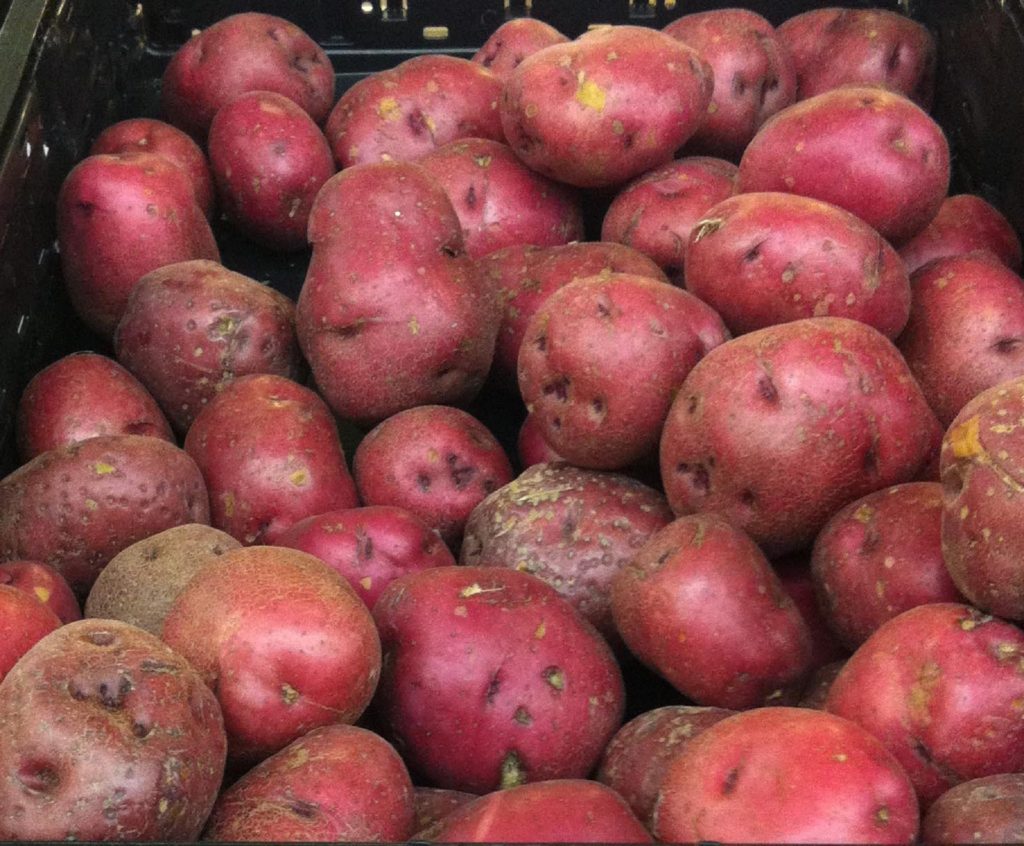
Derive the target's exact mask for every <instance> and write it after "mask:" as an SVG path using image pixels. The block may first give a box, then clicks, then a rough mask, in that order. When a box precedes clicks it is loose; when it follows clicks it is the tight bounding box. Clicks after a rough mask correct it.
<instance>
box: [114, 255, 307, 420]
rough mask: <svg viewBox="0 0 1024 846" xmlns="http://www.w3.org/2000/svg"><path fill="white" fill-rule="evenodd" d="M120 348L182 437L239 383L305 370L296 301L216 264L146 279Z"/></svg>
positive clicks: (185, 265)
mask: <svg viewBox="0 0 1024 846" xmlns="http://www.w3.org/2000/svg"><path fill="white" fill-rule="evenodd" d="M114 349H115V350H116V352H117V357H118V360H119V361H120V362H121V363H122V364H124V365H125V367H127V368H128V369H129V370H130V371H132V372H133V373H134V374H135V375H136V376H137V377H138V378H139V380H140V381H141V382H142V383H143V384H144V385H146V386H147V387H148V388H149V390H150V391H151V392H152V393H153V395H154V396H155V397H156V399H157V401H158V402H159V403H160V405H161V406H162V407H163V409H164V411H165V412H166V413H167V416H168V417H169V418H170V420H171V422H172V423H173V425H174V426H175V427H176V428H177V430H178V431H179V432H182V433H184V432H185V431H187V430H188V427H189V426H190V425H191V424H192V421H193V420H195V417H196V415H197V414H198V413H199V412H200V411H201V410H202V409H203V407H204V406H205V405H206V404H207V403H208V402H209V401H210V400H211V399H213V398H214V397H215V396H216V395H217V394H218V393H220V391H222V390H223V389H224V388H225V387H226V386H227V385H228V384H229V383H230V382H232V381H233V380H234V379H235V378H237V377H239V376H245V375H247V374H250V373H272V374H275V375H277V376H283V377H289V378H293V379H297V378H298V377H299V375H300V372H301V370H302V357H301V353H300V352H299V347H298V342H297V341H296V338H295V305H294V304H293V303H292V302H291V300H289V299H288V298H287V297H286V296H285V295H284V294H281V293H279V292H278V291H275V290H274V289H273V288H271V287H269V286H267V285H261V284H260V283H259V282H257V281H256V280H255V279H250V278H249V277H248V276H243V275H242V274H240V273H235V272H234V271H231V270H228V269H227V268H226V267H223V266H222V265H220V264H217V263H216V262H212V261H189V262H180V263H177V264H171V265H167V266H166V267H161V268H159V269H158V270H154V271H153V272H151V273H148V274H146V275H145V276H143V277H142V278H141V279H140V280H139V282H138V284H137V285H136V286H135V289H134V290H133V291H132V296H131V297H130V298H129V300H128V305H127V308H126V310H125V313H124V317H123V318H122V319H121V323H120V324H119V325H118V327H117V333H116V334H115V336H114Z"/></svg>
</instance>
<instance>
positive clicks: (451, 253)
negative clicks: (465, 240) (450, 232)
mask: <svg viewBox="0 0 1024 846" xmlns="http://www.w3.org/2000/svg"><path fill="white" fill-rule="evenodd" d="M464 252H465V250H462V249H460V248H459V247H456V246H454V245H452V244H445V245H444V246H442V247H441V255H443V256H448V258H458V257H459V256H461V255H462V254H463V253H464Z"/></svg>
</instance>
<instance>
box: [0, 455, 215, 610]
mask: <svg viewBox="0 0 1024 846" xmlns="http://www.w3.org/2000/svg"><path fill="white" fill-rule="evenodd" d="M209 520H210V510H209V500H208V498H207V493H206V486H205V485H204V483H203V477H202V474H201V473H200V472H199V468H198V467H197V466H196V464H195V462H194V461H193V460H192V459H191V458H190V457H189V456H188V454H187V453H185V452H184V450H180V449H178V447H176V446H174V445H173V444H169V443H167V442H166V441H162V440H160V439H158V438H149V437H146V436H144V435H100V436H98V437H95V438H89V439H88V440H85V441H80V442H78V443H76V444H72V445H71V446H67V447H61V448H60V449H54V450H50V451H49V452H44V453H43V454H42V455H39V456H36V457H35V458H33V459H32V460H31V461H29V462H28V463H26V464H23V465H22V466H21V467H19V468H18V469H17V470H15V471H14V472H13V473H11V474H10V475H9V476H7V477H6V478H5V479H3V480H0V560H4V561H10V560H14V559H30V560H34V561H41V562H43V563H44V564H49V565H50V566H52V567H54V568H55V569H56V570H57V572H58V573H60V574H61V575H62V576H63V577H64V578H65V579H66V580H67V582H68V584H69V585H70V586H71V588H72V590H74V591H75V593H76V594H77V595H78V596H79V597H84V596H85V594H86V593H87V592H88V591H89V588H90V587H91V586H92V583H93V582H94V581H95V580H96V576H97V575H98V574H99V572H100V570H102V569H103V567H104V566H106V564H107V562H108V561H109V560H110V559H111V558H113V557H114V556H115V555H117V553H118V552H120V551H121V550H122V549H124V548H125V547H126V546H130V545H131V544H133V543H135V542H136V541H138V540H141V539H142V538H145V537H149V536H150V535H152V534H155V533H156V532H160V531H163V530H164V529H168V528H170V527H171V526H178V525H181V524H182V523H208V522H209Z"/></svg>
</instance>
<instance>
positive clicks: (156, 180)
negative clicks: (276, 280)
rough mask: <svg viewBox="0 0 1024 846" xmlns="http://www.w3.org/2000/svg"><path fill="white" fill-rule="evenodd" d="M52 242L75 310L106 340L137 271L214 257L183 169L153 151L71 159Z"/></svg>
mask: <svg viewBox="0 0 1024 846" xmlns="http://www.w3.org/2000/svg"><path fill="white" fill-rule="evenodd" d="M57 242H58V244H59V246H60V261H61V271H62V273H63V276H64V284H65V286H66V287H67V290H68V295H69V296H70V297H71V303H72V305H73V306H74V308H75V311H76V312H77V313H78V316H79V317H81V318H82V321H83V322H84V323H85V324H86V325H87V326H88V327H89V328H90V329H92V330H93V331H94V332H96V333H97V334H99V335H101V336H102V337H104V338H105V339H107V340H109V339H110V337H111V336H112V335H113V334H114V329H115V328H116V327H117V323H118V321H119V320H120V319H121V315H122V314H124V309H125V306H126V305H127V302H128V296H129V294H130V293H131V290H132V288H133V287H134V286H135V283H136V282H137V281H138V280H139V278H140V277H142V276H144V275H145V274H146V273H148V272H149V271H151V270H155V269H156V268H158V267H163V266H164V265H165V264H171V263H173V262H176V261H187V260H189V259H210V260H212V261H219V260H220V252H219V250H218V249H217V244H216V242H215V241H214V239H213V232H212V231H211V230H210V224H209V223H208V222H207V220H206V218H205V217H204V216H203V212H202V210H201V209H200V208H199V206H198V205H197V204H196V196H195V191H194V189H193V188H192V183H191V181H190V180H189V177H188V175H187V174H186V173H185V172H184V171H183V170H182V169H181V168H179V167H178V166H177V165H174V164H171V163H170V162H169V161H168V160H167V159H165V158H162V157H161V156H158V155H156V154H154V153H121V154H120V155H116V156H110V155H101V156H89V157H88V158H86V159H83V160H82V161H80V162H79V163H78V164H77V165H75V167H74V168H73V169H72V170H71V172H70V173H69V174H68V175H67V177H66V178H65V180H64V182H63V184H62V185H61V188H60V193H59V194H58V196H57Z"/></svg>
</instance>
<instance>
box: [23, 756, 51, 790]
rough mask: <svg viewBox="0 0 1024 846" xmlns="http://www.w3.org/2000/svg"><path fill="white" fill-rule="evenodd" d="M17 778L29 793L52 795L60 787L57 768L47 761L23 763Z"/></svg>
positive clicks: (30, 760)
mask: <svg viewBox="0 0 1024 846" xmlns="http://www.w3.org/2000/svg"><path fill="white" fill-rule="evenodd" d="M15 778H17V779H18V781H20V782H21V784H22V786H23V787H24V788H25V790H27V791H28V792H29V793H52V792H53V791H54V790H56V789H57V787H58V786H59V785H60V776H59V775H58V773H57V770H56V768H55V767H53V766H52V765H51V764H48V763H46V762H45V761H36V760H32V759H29V760H28V761H23V762H22V764H21V766H20V767H18V770H17V772H16V773H15Z"/></svg>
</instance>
